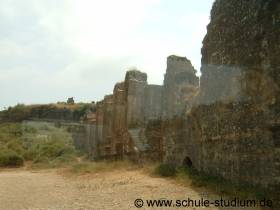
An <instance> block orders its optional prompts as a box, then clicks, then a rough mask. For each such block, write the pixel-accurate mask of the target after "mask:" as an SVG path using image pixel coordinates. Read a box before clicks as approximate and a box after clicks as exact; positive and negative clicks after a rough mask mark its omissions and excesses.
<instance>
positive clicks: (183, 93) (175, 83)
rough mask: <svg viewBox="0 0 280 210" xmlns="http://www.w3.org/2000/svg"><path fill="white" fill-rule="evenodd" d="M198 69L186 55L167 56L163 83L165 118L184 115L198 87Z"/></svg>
mask: <svg viewBox="0 0 280 210" xmlns="http://www.w3.org/2000/svg"><path fill="white" fill-rule="evenodd" d="M195 73H196V70H195V69H194V67H193V66H192V64H191V62H190V61H189V60H188V59H187V58H186V57H179V56H175V55H171V56H169V57H168V58H167V70H166V74H165V75H164V85H163V97H162V99H163V112H162V116H163V118H165V119H166V118H167V119H168V118H172V117H175V116H180V115H182V114H183V113H184V112H185V111H186V109H188V108H189V105H190V104H188V103H190V101H191V100H192V97H193V95H194V94H195V92H196V91H197V88H198V77H197V76H196V75H195Z"/></svg>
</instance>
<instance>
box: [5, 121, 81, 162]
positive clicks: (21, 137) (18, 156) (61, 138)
mask: <svg viewBox="0 0 280 210" xmlns="http://www.w3.org/2000/svg"><path fill="white" fill-rule="evenodd" d="M76 154H77V151H76V150H75V148H74V146H73V139H72V137H71V135H70V134H69V133H68V132H66V131H65V130H64V129H63V128H57V127H55V126H54V125H53V124H51V123H43V122H24V123H2V124H0V166H2V167H15V166H21V165H23V164H24V161H32V162H33V164H35V165H42V164H44V165H49V166H57V165H60V164H62V163H65V162H69V161H74V160H75V159H76Z"/></svg>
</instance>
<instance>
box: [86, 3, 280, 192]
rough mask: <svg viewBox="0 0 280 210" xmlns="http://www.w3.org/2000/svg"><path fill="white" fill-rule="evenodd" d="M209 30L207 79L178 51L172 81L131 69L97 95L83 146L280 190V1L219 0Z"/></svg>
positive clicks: (170, 61) (171, 63) (171, 61)
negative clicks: (150, 80)
mask: <svg viewBox="0 0 280 210" xmlns="http://www.w3.org/2000/svg"><path fill="white" fill-rule="evenodd" d="M207 31H208V32H207V35H206V37H205V38H204V41H203V47H202V68H201V72H202V76H201V78H200V82H199V80H198V78H197V77H196V75H195V69H194V68H193V67H192V65H191V63H190V61H189V60H188V59H186V58H184V57H178V56H170V57H168V58H167V71H166V74H165V76H164V84H163V86H158V85H149V84H147V75H146V74H145V73H142V72H140V71H136V70H135V71H129V72H127V74H126V76H125V81H124V82H121V83H118V84H116V85H115V88H114V92H113V94H112V95H108V96H105V98H104V100H103V101H100V102H98V103H97V105H96V113H95V116H94V120H92V128H91V133H92V135H91V136H92V137H91V138H90V139H88V140H87V141H88V143H87V144H84V145H85V146H86V147H88V148H91V149H90V152H91V153H92V155H93V156H94V157H95V158H104V157H115V156H117V157H124V156H128V157H133V156H134V155H135V154H139V153H141V154H145V155H144V156H141V157H147V158H150V159H156V160H162V161H165V162H169V163H173V164H177V165H179V164H187V165H192V166H193V167H195V168H196V169H197V170H199V171H203V172H205V173H208V174H212V175H216V176H222V177H224V178H225V179H228V180H231V181H233V182H236V183H240V182H247V183H253V184H256V185H261V186H263V187H270V188H274V189H280V118H279V117H280V115H279V114H280V87H279V86H280V2H279V0H248V1H237V0H216V1H215V3H214V5H213V8H212V11H211V22H210V24H209V25H208V27H207Z"/></svg>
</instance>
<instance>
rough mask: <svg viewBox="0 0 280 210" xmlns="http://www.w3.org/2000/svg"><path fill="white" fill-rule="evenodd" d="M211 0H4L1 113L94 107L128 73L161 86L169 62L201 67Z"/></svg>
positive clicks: (0, 8) (0, 15)
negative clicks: (173, 58) (63, 104)
mask: <svg viewBox="0 0 280 210" xmlns="http://www.w3.org/2000/svg"><path fill="white" fill-rule="evenodd" d="M212 4H213V0H0V109H3V107H8V106H11V105H15V104H17V103H25V104H31V103H51V102H57V101H66V99H67V98H68V97H72V96H73V97H74V98H75V100H76V101H93V100H94V101H96V100H100V99H102V98H103V96H104V95H105V94H110V93H111V92H112V90H113V86H114V84H115V83H116V82H118V81H122V80H123V79H124V76H125V72H126V70H127V69H129V68H130V67H137V69H139V70H141V71H144V72H146V73H147V74H148V82H149V83H153V84H162V81H163V74H164V72H165V70H166V57H167V56H168V55H171V54H176V55H180V56H186V57H187V58H189V59H190V60H191V61H192V63H193V65H194V66H195V68H196V69H197V70H199V68H200V59H201V54H200V49H201V42H202V39H203V37H204V36H205V34H206V26H207V24H208V23H209V15H210V10H211V6H212Z"/></svg>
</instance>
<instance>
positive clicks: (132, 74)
mask: <svg viewBox="0 0 280 210" xmlns="http://www.w3.org/2000/svg"><path fill="white" fill-rule="evenodd" d="M146 86H147V74H146V73H143V72H140V71H138V70H131V71H128V72H127V73H126V76H125V91H126V94H127V95H126V100H127V107H126V114H127V116H126V120H127V126H128V128H131V127H136V126H138V125H141V124H143V123H144V106H143V104H144V96H145V87H146Z"/></svg>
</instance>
